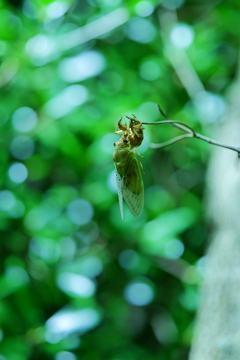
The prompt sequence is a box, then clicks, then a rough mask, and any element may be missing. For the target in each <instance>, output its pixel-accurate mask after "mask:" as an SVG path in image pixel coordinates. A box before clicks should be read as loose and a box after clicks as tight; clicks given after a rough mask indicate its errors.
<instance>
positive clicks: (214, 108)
mask: <svg viewBox="0 0 240 360" xmlns="http://www.w3.org/2000/svg"><path fill="white" fill-rule="evenodd" d="M194 105H195V107H196V109H197V112H198V114H199V116H200V117H201V119H202V121H203V122H204V123H214V122H216V121H217V120H218V119H219V117H221V116H222V115H224V113H225V112H226V110H227V105H226V102H225V100H224V99H223V98H222V97H221V96H219V95H215V94H211V93H210V92H207V91H200V92H199V93H198V94H197V95H196V97H195V99H194Z"/></svg>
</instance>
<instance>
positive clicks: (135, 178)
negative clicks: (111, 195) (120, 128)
mask: <svg viewBox="0 0 240 360" xmlns="http://www.w3.org/2000/svg"><path fill="white" fill-rule="evenodd" d="M114 146H115V148H114V153H113V161H114V163H115V168H116V177H117V188H118V198H119V205H120V212H121V217H122V219H123V217H124V215H123V199H124V200H125V201H126V203H127V205H128V207H129V209H130V211H131V213H132V214H133V216H139V215H140V214H141V212H142V209H143V204H144V187H143V180H142V164H141V163H140V161H139V160H138V159H137V151H136V150H135V149H132V145H131V143H130V142H129V141H128V140H127V139H126V138H124V136H123V137H122V138H121V139H120V140H119V141H117V142H116V143H115V144H114Z"/></svg>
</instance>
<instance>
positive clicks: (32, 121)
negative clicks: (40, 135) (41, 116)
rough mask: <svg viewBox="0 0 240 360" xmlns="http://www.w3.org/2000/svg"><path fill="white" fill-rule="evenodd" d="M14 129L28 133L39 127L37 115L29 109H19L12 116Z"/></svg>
mask: <svg viewBox="0 0 240 360" xmlns="http://www.w3.org/2000/svg"><path fill="white" fill-rule="evenodd" d="M12 123H13V126H14V128H15V129H16V130H17V131H19V132H28V131H31V130H33V129H34V128H35V126H36V125H37V114H36V113H35V111H34V110H33V109H31V108H29V107H22V108H19V109H17V110H16V111H15V112H14V114H13V116H12Z"/></svg>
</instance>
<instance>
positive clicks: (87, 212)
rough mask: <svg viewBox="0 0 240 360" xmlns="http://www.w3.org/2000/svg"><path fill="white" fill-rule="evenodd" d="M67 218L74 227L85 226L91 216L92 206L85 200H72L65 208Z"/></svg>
mask: <svg viewBox="0 0 240 360" xmlns="http://www.w3.org/2000/svg"><path fill="white" fill-rule="evenodd" d="M67 216H68V218H69V220H71V221H72V222H73V223H74V224H76V225H84V224H87V223H88V222H89V221H90V220H91V219H92V216H93V207H92V205H91V204H90V203H89V202H88V201H85V200H74V201H73V202H72V203H71V204H70V205H69V206H68V207H67Z"/></svg>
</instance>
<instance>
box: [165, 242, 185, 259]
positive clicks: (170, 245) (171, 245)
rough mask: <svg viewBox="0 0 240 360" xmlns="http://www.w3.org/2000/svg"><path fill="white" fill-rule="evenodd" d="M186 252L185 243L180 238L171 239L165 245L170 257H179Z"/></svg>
mask: <svg viewBox="0 0 240 360" xmlns="http://www.w3.org/2000/svg"><path fill="white" fill-rule="evenodd" d="M183 252H184V245H183V243H182V242H181V241H179V240H171V241H169V242H167V244H166V245H165V254H166V256H167V257H168V258H169V259H178V258H180V256H182V254H183Z"/></svg>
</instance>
